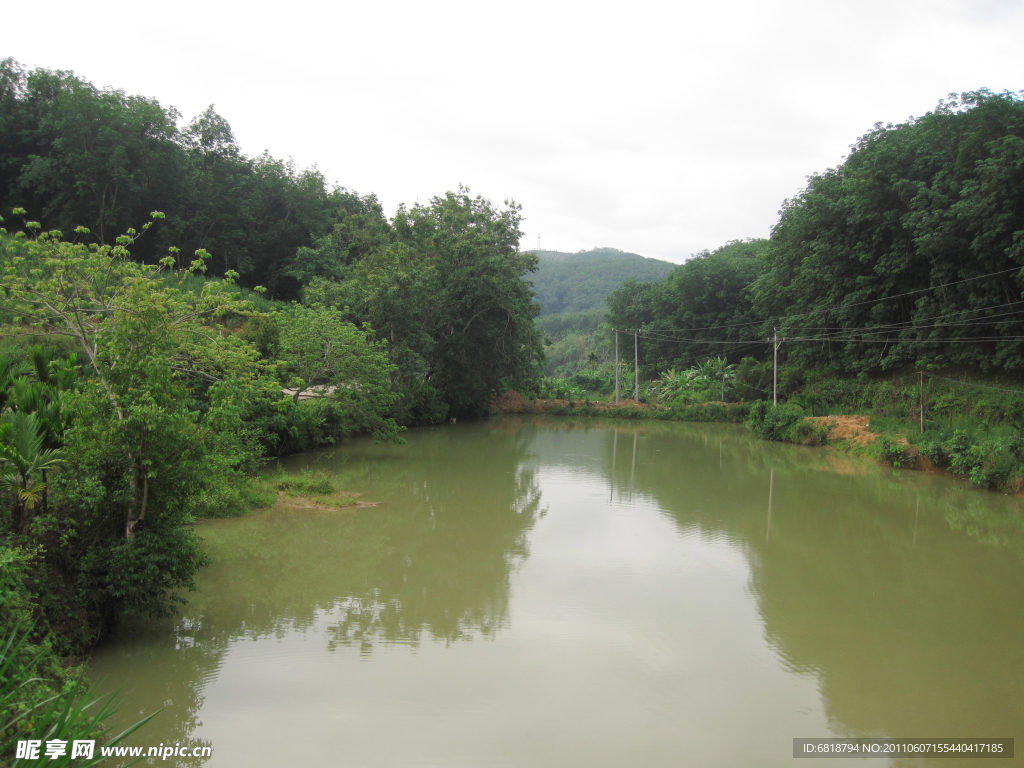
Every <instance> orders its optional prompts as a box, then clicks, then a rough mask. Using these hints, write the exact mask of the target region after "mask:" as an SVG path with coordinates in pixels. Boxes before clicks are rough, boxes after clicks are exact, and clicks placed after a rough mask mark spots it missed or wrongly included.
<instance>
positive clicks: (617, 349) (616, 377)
mask: <svg viewBox="0 0 1024 768" xmlns="http://www.w3.org/2000/svg"><path fill="white" fill-rule="evenodd" d="M612 330H614V331H615V402H616V403H617V402H619V329H618V328H614V329H612Z"/></svg>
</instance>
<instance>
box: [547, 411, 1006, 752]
mask: <svg viewBox="0 0 1024 768" xmlns="http://www.w3.org/2000/svg"><path fill="white" fill-rule="evenodd" d="M567 428H569V429H572V428H579V429H586V428H587V427H585V426H582V425H567ZM612 428H613V429H615V430H616V433H617V435H618V434H625V435H629V434H630V433H632V438H633V440H637V439H639V445H640V451H639V457H638V458H637V460H636V466H635V471H634V470H632V469H631V472H630V476H629V480H628V485H627V484H626V483H625V482H624V480H625V478H620V479H619V483H620V487H623V488H624V489H626V488H628V490H629V491H630V492H632V491H634V489H635V492H637V493H639V494H643V495H646V496H649V497H651V498H654V499H656V500H657V503H658V505H659V507H660V508H661V509H663V510H664V511H665V512H666V513H667V514H669V515H671V516H672V518H673V519H674V520H675V521H676V523H677V525H678V526H679V528H680V530H681V531H683V532H689V533H692V532H694V531H698V532H699V533H700V534H701V535H704V536H708V537H710V538H717V537H723V536H724V537H726V538H728V539H729V540H730V541H732V542H734V543H735V544H736V545H737V546H740V547H743V548H744V550H745V551H746V552H747V558H748V561H749V563H750V567H751V577H750V585H751V586H750V588H751V591H752V592H753V594H754V595H755V597H756V599H757V605H758V609H759V611H760V614H761V616H762V618H763V621H764V631H765V636H766V639H767V641H768V642H769V643H770V644H771V645H772V646H773V647H774V648H775V649H776V650H777V652H778V654H779V656H780V657H781V659H782V660H783V661H784V663H785V664H786V665H787V666H788V667H789V668H790V669H792V670H794V671H795V672H798V673H802V674H806V673H813V674H815V675H817V676H818V679H819V680H820V685H821V692H822V695H823V699H824V704H825V709H826V713H827V715H828V717H829V720H830V724H831V727H832V728H833V730H834V732H836V733H838V734H847V733H848V734H856V735H888V736H908V737H909V736H922V735H954V734H957V735H964V734H979V735H986V736H996V735H997V734H1005V735H1008V736H1009V735H1013V736H1016V737H1017V738H1018V739H1019V738H1020V737H1021V736H1022V735H1024V734H1022V733H1021V726H1022V724H1024V699H1022V698H1021V697H1020V695H1019V692H1020V689H1021V685H1022V684H1024V645H1022V644H1021V643H1020V642H1019V640H1020V638H1022V637H1024V567H1022V565H1024V557H1022V555H1024V516H1022V514H1021V504H1020V502H1019V501H1017V500H1015V499H1011V498H1007V497H1003V496H1000V495H997V494H992V493H988V492H984V491H979V490H976V489H973V488H971V487H969V486H967V485H966V484H963V483H959V482H957V481H955V480H953V479H951V478H948V477H945V476H935V475H925V474H923V473H911V472H894V471H892V470H887V469H884V468H881V467H875V466H873V465H871V464H867V463H864V462H859V461H855V460H844V458H843V457H841V456H837V455H835V454H830V453H828V452H824V451H814V450H813V449H807V450H802V449H799V448H795V447H792V446H772V445H764V444H762V443H757V442H753V441H751V439H750V438H749V437H748V436H747V435H746V434H744V433H742V432H740V431H734V432H730V433H729V434H728V436H727V437H726V438H725V439H720V435H721V428H716V429H714V430H709V429H705V428H703V427H699V426H694V427H692V428H689V429H688V430H687V431H686V432H685V433H680V432H679V431H673V430H671V429H668V430H666V429H664V428H661V426H660V425H637V426H636V427H633V428H629V429H624V428H622V427H612ZM712 439H713V442H717V443H718V445H717V446H715V447H717V448H718V450H717V451H715V450H714V449H713V448H712V445H713V443H712V442H711V441H712ZM709 443H711V444H709ZM709 449H711V450H709ZM716 454H717V455H716ZM615 475H616V473H615V470H614V468H613V470H612V478H613V482H615ZM766 507H767V521H766V519H765V508H766Z"/></svg>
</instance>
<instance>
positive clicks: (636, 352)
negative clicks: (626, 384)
mask: <svg viewBox="0 0 1024 768" xmlns="http://www.w3.org/2000/svg"><path fill="white" fill-rule="evenodd" d="M633 399H634V400H636V401H637V402H638V403H639V402H640V336H639V335H638V334H637V332H636V331H633Z"/></svg>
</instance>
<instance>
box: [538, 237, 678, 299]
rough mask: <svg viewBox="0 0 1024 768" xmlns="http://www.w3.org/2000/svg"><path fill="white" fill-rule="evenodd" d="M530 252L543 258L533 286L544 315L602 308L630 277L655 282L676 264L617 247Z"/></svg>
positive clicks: (640, 280) (642, 281)
mask: <svg viewBox="0 0 1024 768" xmlns="http://www.w3.org/2000/svg"><path fill="white" fill-rule="evenodd" d="M530 252H531V253H535V254H537V256H538V257H539V258H540V266H539V267H538V269H537V271H536V272H535V273H534V275H533V288H534V292H535V293H536V300H537V301H538V302H539V303H540V310H541V314H542V315H557V314H562V313H564V312H585V311H587V310H590V309H603V308H604V301H605V298H607V296H608V295H609V294H610V293H611V292H612V291H614V290H615V289H616V288H618V287H619V286H620V285H622V284H623V283H624V282H626V281H627V280H637V281H639V282H641V283H651V282H655V281H657V280H661V278H663V277H664V276H665V275H667V274H668V273H669V272H671V271H672V270H673V269H675V268H676V266H677V265H676V264H672V263H671V262H668V261H661V260H660V259H649V258H646V257H645V256H640V255H639V254H636V253H628V252H626V251H620V250H619V249H618V248H594V249H593V250H590V251H579V252H577V253H564V252H562V251H538V250H531V251H530Z"/></svg>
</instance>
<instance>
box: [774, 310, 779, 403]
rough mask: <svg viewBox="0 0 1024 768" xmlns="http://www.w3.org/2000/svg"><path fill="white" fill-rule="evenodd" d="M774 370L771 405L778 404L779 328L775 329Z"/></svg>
mask: <svg viewBox="0 0 1024 768" xmlns="http://www.w3.org/2000/svg"><path fill="white" fill-rule="evenodd" d="M773 346H774V347H775V371H774V373H773V374H772V405H778V404H779V329H778V328H776V329H775V343H774V344H773Z"/></svg>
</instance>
